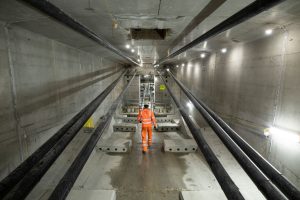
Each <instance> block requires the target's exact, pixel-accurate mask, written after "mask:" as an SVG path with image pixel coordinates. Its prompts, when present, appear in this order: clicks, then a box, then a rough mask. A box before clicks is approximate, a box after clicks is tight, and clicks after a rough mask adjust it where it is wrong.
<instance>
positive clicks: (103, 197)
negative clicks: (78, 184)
mask: <svg viewBox="0 0 300 200" xmlns="http://www.w3.org/2000/svg"><path fill="white" fill-rule="evenodd" d="M67 199H68V200H116V191H114V190H71V191H70V194H69V196H68V197H67Z"/></svg>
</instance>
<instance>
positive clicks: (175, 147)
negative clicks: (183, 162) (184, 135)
mask: <svg viewBox="0 0 300 200" xmlns="http://www.w3.org/2000/svg"><path fill="white" fill-rule="evenodd" d="M197 149H198V146H197V143H196V142H195V141H194V140H193V139H174V140H169V139H165V140H164V151H165V152H173V153H191V152H196V150H197Z"/></svg>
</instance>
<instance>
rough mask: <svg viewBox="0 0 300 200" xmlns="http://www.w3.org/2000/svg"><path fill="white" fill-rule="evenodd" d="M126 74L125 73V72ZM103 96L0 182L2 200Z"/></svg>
mask: <svg viewBox="0 0 300 200" xmlns="http://www.w3.org/2000/svg"><path fill="white" fill-rule="evenodd" d="M124 73H125V72H124ZM124 73H122V74H124ZM121 77H122V76H120V77H119V78H118V79H117V80H116V81H114V82H113V83H112V84H110V85H109V86H108V87H107V89H108V90H110V89H112V88H114V87H115V85H116V84H117V82H118V81H119V79H120V78H121ZM102 96H103V95H102V94H100V95H99V96H97V97H96V98H95V99H94V100H93V101H91V102H90V103H89V104H88V105H87V106H86V107H85V108H83V109H82V110H81V111H79V112H78V113H77V114H76V115H75V116H74V117H72V119H70V120H69V121H68V122H67V123H66V124H65V125H64V126H63V127H62V128H60V129H59V130H58V131H57V132H56V133H55V134H54V135H53V136H52V137H51V138H50V139H48V140H47V141H46V142H45V143H44V144H43V145H42V146H40V147H39V148H38V149H37V150H36V151H35V152H33V153H32V154H31V155H30V156H29V157H28V158H27V159H26V160H24V161H23V162H22V163H21V164H20V165H19V166H18V167H17V168H16V169H14V170H13V171H12V172H11V173H10V174H9V175H8V176H6V177H5V178H4V179H3V180H2V181H1V182H0V199H1V197H4V196H5V195H6V194H7V193H8V192H9V191H10V190H11V189H12V188H13V187H14V186H15V185H16V184H17V183H18V182H19V181H20V180H21V179H22V178H23V177H24V176H25V175H26V173H27V172H28V171H29V170H30V169H31V168H32V167H33V166H34V165H35V164H37V163H38V161H40V160H41V159H42V158H43V156H44V155H45V154H46V153H47V152H48V151H49V150H50V149H51V148H52V147H53V146H54V145H55V144H56V142H57V141H58V140H59V139H60V138H61V137H62V136H63V135H64V134H66V132H67V131H68V130H69V129H70V128H71V127H72V126H73V125H74V124H75V123H76V122H77V121H78V120H79V119H80V117H81V116H82V115H83V114H84V113H85V112H86V110H87V109H88V108H89V107H91V106H93V105H94V104H95V103H97V101H99V99H101V98H102Z"/></svg>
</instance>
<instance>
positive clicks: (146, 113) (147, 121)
mask: <svg viewBox="0 0 300 200" xmlns="http://www.w3.org/2000/svg"><path fill="white" fill-rule="evenodd" d="M137 119H138V121H139V122H140V121H141V122H142V148H143V151H145V152H146V151H147V150H148V145H149V146H151V145H152V124H154V126H157V124H156V119H155V117H154V113H153V112H152V111H151V110H150V109H148V108H144V109H143V110H140V111H139V114H138V118H137ZM147 133H148V144H147V140H146V135H147Z"/></svg>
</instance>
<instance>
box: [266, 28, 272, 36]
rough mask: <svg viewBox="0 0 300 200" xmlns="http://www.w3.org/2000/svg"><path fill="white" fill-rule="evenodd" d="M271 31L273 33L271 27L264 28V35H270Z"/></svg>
mask: <svg viewBox="0 0 300 200" xmlns="http://www.w3.org/2000/svg"><path fill="white" fill-rule="evenodd" d="M272 33H273V30H272V29H266V30H265V34H266V35H272Z"/></svg>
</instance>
